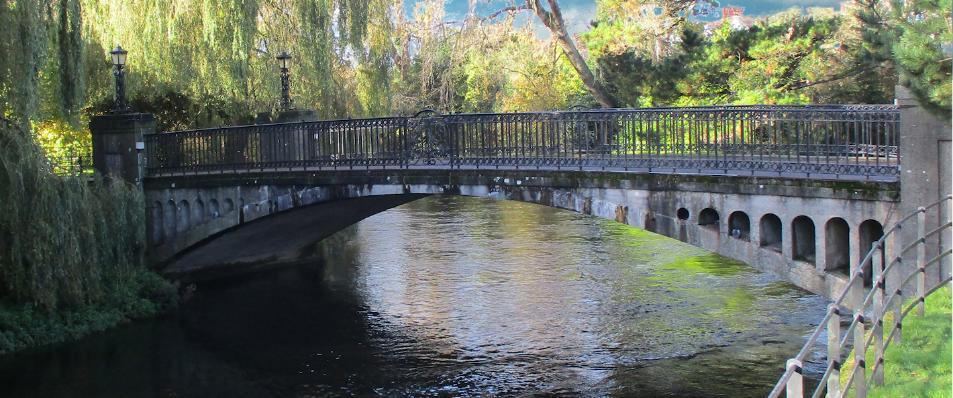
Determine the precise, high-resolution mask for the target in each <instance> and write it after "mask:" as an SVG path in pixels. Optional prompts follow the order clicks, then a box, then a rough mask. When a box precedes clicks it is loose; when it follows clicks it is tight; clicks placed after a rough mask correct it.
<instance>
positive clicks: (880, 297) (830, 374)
mask: <svg viewBox="0 0 953 398" xmlns="http://www.w3.org/2000/svg"><path fill="white" fill-rule="evenodd" d="M951 201H953V197H951V196H947V197H946V198H944V199H942V200H940V201H939V202H936V203H933V204H931V205H929V206H926V207H921V208H919V209H917V211H916V212H914V213H913V214H910V215H907V216H906V217H904V218H903V219H901V220H900V221H898V222H897V224H895V225H894V226H893V227H892V228H890V229H889V230H887V231H886V233H885V234H884V235H883V237H881V238H880V239H878V240H877V241H876V242H874V243H873V244H872V247H871V250H870V251H869V252H868V253H867V255H866V256H864V258H863V260H862V261H861V264H862V265H863V266H861V267H858V268H857V270H856V271H855V272H854V273H853V274H852V275H851V277H850V280H848V282H847V284H846V286H845V288H844V291H843V292H842V293H841V295H840V296H839V297H838V299H837V300H836V301H834V303H832V304H831V305H830V306H829V307H828V310H827V314H826V315H825V316H824V319H822V320H821V322H820V323H819V324H818V326H817V328H816V329H815V330H814V332H813V333H812V334H811V336H810V337H809V338H808V339H807V343H805V345H804V347H803V348H801V351H799V352H798V353H797V355H796V356H795V357H794V358H792V359H790V360H788V362H787V364H786V366H785V368H786V369H785V372H784V375H783V376H782V377H781V379H780V380H778V383H777V384H776V385H775V387H774V389H773V390H772V391H771V393H770V394H769V395H768V396H769V397H770V398H775V397H778V396H780V395H781V393H782V392H786V395H787V397H788V398H795V397H796V398H800V397H803V396H804V380H803V376H802V371H803V366H804V365H803V364H804V361H805V360H806V359H807V356H808V355H809V354H810V353H812V352H813V351H814V350H815V347H816V346H817V345H819V344H822V343H823V341H821V340H822V338H821V336H822V334H824V332H826V340H827V365H826V368H825V371H824V374H823V376H821V379H820V381H819V382H818V386H817V388H816V389H815V390H814V393H813V394H812V395H811V396H812V397H815V398H817V397H822V396H825V395H824V394H825V392H826V396H827V397H830V398H839V397H842V396H846V394H847V393H848V392H849V391H850V390H851V389H853V392H854V396H855V397H857V398H863V397H865V396H866V395H867V389H868V387H869V386H870V385H871V384H878V385H880V384H883V383H884V366H885V364H884V351H885V350H886V349H887V347H889V346H890V344H891V342H895V343H898V344H899V343H900V338H901V331H902V330H903V320H904V319H905V318H906V316H907V315H908V314H910V312H911V311H912V310H913V309H914V308H917V309H918V311H917V312H918V314H919V315H923V313H924V301H925V299H926V297H927V296H928V295H930V293H932V292H933V291H935V290H936V289H939V288H940V287H942V286H943V285H945V284H947V283H949V282H950V274H949V272H950V270H949V269H948V268H946V269H944V266H943V263H944V261H946V262H949V261H950V259H949V256H951V250H950V229H951V222H950V221H949V219H940V220H939V221H938V222H937V227H935V228H933V229H931V230H929V231H928V230H927V229H926V225H927V213H928V212H935V213H936V214H938V215H939V218H948V217H949V214H950V213H949V212H950V202H951ZM907 228H915V229H916V234H915V237H914V238H913V241H912V242H904V238H906V237H905V236H904V234H903V232H902V231H904V230H905V229H907ZM891 241H892V242H891ZM888 242H891V244H888ZM928 247H932V248H936V251H935V252H933V253H928V251H927V248H928ZM910 254H915V257H913V256H911V255H910ZM911 257H913V258H915V264H909V263H910V262H911ZM866 265H870V270H871V272H872V275H867V274H866V272H867V271H865V266H866ZM885 265H886V266H885ZM931 268H939V270H940V273H939V274H940V280H939V281H938V283H936V285H934V286H928V285H927V280H926V275H927V271H928V270H929V269H931ZM890 275H893V276H892V277H891V276H890ZM868 276H870V277H871V279H870V286H871V288H870V289H869V290H868V289H867V288H865V287H864V281H865V279H866V278H867V277H868ZM911 283H913V285H914V287H913V289H914V292H913V295H911V292H909V290H906V289H907V287H908V286H909V285H910V284H911ZM888 285H889V288H888ZM851 310H852V311H853V319H852V321H851V322H850V324H849V325H848V326H847V328H846V329H844V330H843V331H842V330H841V313H842V311H851ZM888 321H889V322H892V323H891V325H890V326H891V327H890V332H889V333H886V331H885V329H884V323H885V322H888ZM871 345H873V355H874V363H873V367H872V368H871V369H870V371H869V372H868V371H867V368H868V365H869V364H868V363H867V362H866V358H867V351H868V350H870V349H871ZM851 356H853V359H854V366H853V368H852V369H851V370H850V375H849V376H848V377H847V380H846V382H844V383H841V374H840V373H841V371H842V370H844V369H842V365H843V364H844V363H845V362H844V361H845V360H846V358H849V357H851ZM868 373H869V376H868Z"/></svg>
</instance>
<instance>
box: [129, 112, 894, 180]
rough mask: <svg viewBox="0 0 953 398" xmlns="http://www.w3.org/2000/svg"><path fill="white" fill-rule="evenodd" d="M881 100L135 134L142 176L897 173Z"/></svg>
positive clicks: (426, 117)
mask: <svg viewBox="0 0 953 398" xmlns="http://www.w3.org/2000/svg"><path fill="white" fill-rule="evenodd" d="M899 123H900V112H899V110H898V108H897V107H896V106H892V105H829V106H720V107H693V108H653V109H612V110H579V111H560V112H534V113H500V114H451V115H440V114H437V113H434V112H430V111H425V112H421V113H419V114H417V115H415V116H413V117H390V118H375V119H347V120H330V121H316V122H296V123H285V124H268V125H251V126H237V127H224V128H215V129H204V130H192V131H179V132H171V133H162V134H154V135H151V136H148V137H147V138H146V140H147V142H146V157H147V174H148V175H149V176H162V175H175V174H185V173H203V172H227V171H234V172H238V171H250V170H264V169H274V168H302V169H308V170H310V169H339V168H358V167H361V168H388V167H399V168H455V169H456V168H460V169H462V168H539V169H543V168H552V169H563V168H574V169H579V170H594V169H596V170H619V171H643V172H657V173H694V174H710V175H724V174H742V175H755V176H761V175H764V176H786V177H794V178H831V179H841V178H844V179H876V180H887V181H893V180H896V179H897V178H898V176H899V164H900V156H899V150H898V149H899V145H900V143H899V132H898V130H899Z"/></svg>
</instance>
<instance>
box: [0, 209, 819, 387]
mask: <svg viewBox="0 0 953 398" xmlns="http://www.w3.org/2000/svg"><path fill="white" fill-rule="evenodd" d="M316 249H317V250H315V251H316V252H318V253H321V256H320V257H318V258H316V259H315V260H314V261H312V262H309V263H306V264H300V265H295V266H276V267H274V269H270V270H267V271H261V272H257V273H254V274H245V275H241V276H235V277H231V278H227V279H220V280H216V281H213V282H205V283H199V284H197V286H196V289H195V291H194V293H192V295H191V296H192V297H191V298H190V299H189V300H188V301H186V302H185V303H184V304H183V305H182V306H181V307H180V308H179V309H178V310H176V311H174V312H173V313H170V314H167V315H164V316H162V317H159V318H156V319H151V320H145V321H137V322H132V323H129V324H125V325H122V326H120V327H117V328H114V329H111V330H108V331H105V332H101V333H97V334H94V335H91V336H88V337H86V338H83V339H81V340H79V341H75V342H71V343H65V344H60V345H56V346H52V347H44V348H39V349H33V350H29V351H25V352H21V353H17V354H13V355H6V356H3V357H0V387H2V389H3V391H2V392H0V396H3V397H69V396H75V397H86V396H97V397H139V396H145V397H149V396H156V397H214V396H221V397H271V396H297V397H312V396H314V397H319V396H351V395H356V396H369V395H380V396H495V395H505V396H524V395H533V396H564V395H566V396H607V395H612V396H645V397H652V396H678V397H695V396H698V397H709V396H712V397H719V396H720V397H747V396H751V397H757V396H764V395H765V394H766V393H767V391H768V390H770V388H771V386H772V385H773V383H774V381H775V380H776V378H777V377H778V376H780V374H781V372H782V371H783V369H782V367H783V365H784V362H785V360H786V359H787V358H788V357H790V356H792V355H793V354H794V353H796V352H797V350H798V349H799V348H800V346H801V344H803V342H804V339H805V337H806V336H807V335H808V334H809V333H810V332H811V330H812V329H813V326H814V325H815V324H814V322H816V321H817V320H819V319H820V318H821V317H822V316H823V313H824V309H825V301H824V300H823V299H822V298H820V297H818V296H815V295H813V294H810V293H808V292H805V291H803V290H800V289H798V288H796V287H794V286H793V285H791V284H789V283H786V282H783V281H780V280H778V279H777V278H775V277H772V276H770V275H767V274H764V273H760V272H758V271H756V270H755V269H754V268H752V267H750V266H748V265H745V264H742V263H739V262H736V261H733V260H730V259H727V258H724V257H720V256H718V255H715V254H712V253H709V252H706V251H704V250H701V249H698V248H695V247H692V246H689V245H687V244H684V243H681V242H678V241H675V240H672V239H669V238H665V237H662V236H659V235H655V234H652V233H649V232H645V231H642V230H639V229H635V228H632V227H629V226H626V225H622V224H618V223H615V222H612V221H608V220H603V219H599V218H595V217H590V216H585V215H581V214H576V213H572V212H568V211H563V210H557V209H552V208H547V207H542V206H538V205H533V204H526V203H519V202H511V201H496V200H490V199H477V198H463V197H442V196H437V197H429V198H426V199H422V200H419V201H416V202H412V203H409V204H406V205H403V206H400V207H397V208H394V209H391V210H388V211H386V212H383V213H380V214H378V215H375V216H373V217H370V218H368V219H366V220H364V221H361V222H360V223H358V224H356V225H353V226H351V227H349V228H347V229H345V230H343V231H341V232H339V233H337V234H335V235H333V236H331V237H330V238H328V239H326V240H325V241H323V242H321V243H320V244H319V247H317V248H316Z"/></svg>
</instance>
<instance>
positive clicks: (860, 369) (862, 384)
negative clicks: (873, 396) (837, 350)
mask: <svg viewBox="0 0 953 398" xmlns="http://www.w3.org/2000/svg"><path fill="white" fill-rule="evenodd" d="M854 322H856V325H855V327H854V391H855V397H857V398H864V397H866V396H867V347H866V346H865V345H864V309H863V308H860V309H857V310H856V311H855V312H854Z"/></svg>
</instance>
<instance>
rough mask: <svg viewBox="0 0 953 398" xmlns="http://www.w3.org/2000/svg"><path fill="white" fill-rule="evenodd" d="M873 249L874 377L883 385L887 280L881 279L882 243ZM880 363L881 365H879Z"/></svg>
mask: <svg viewBox="0 0 953 398" xmlns="http://www.w3.org/2000/svg"><path fill="white" fill-rule="evenodd" d="M872 250H873V251H874V255H873V258H872V259H871V260H870V261H871V264H870V265H871V267H870V269H871V271H872V272H873V278H874V279H873V280H874V282H876V285H875V286H874V289H876V290H875V291H874V314H873V315H874V319H873V320H874V324H873V330H872V331H871V333H873V334H874V369H875V370H874V374H873V379H874V383H876V384H877V385H883V383H884V367H883V359H884V313H885V312H886V311H884V284H885V280H883V279H881V277H882V276H883V267H884V265H883V253H884V250H883V247H881V245H879V244H876V243H874V245H873V248H872ZM878 365H879V366H878Z"/></svg>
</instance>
